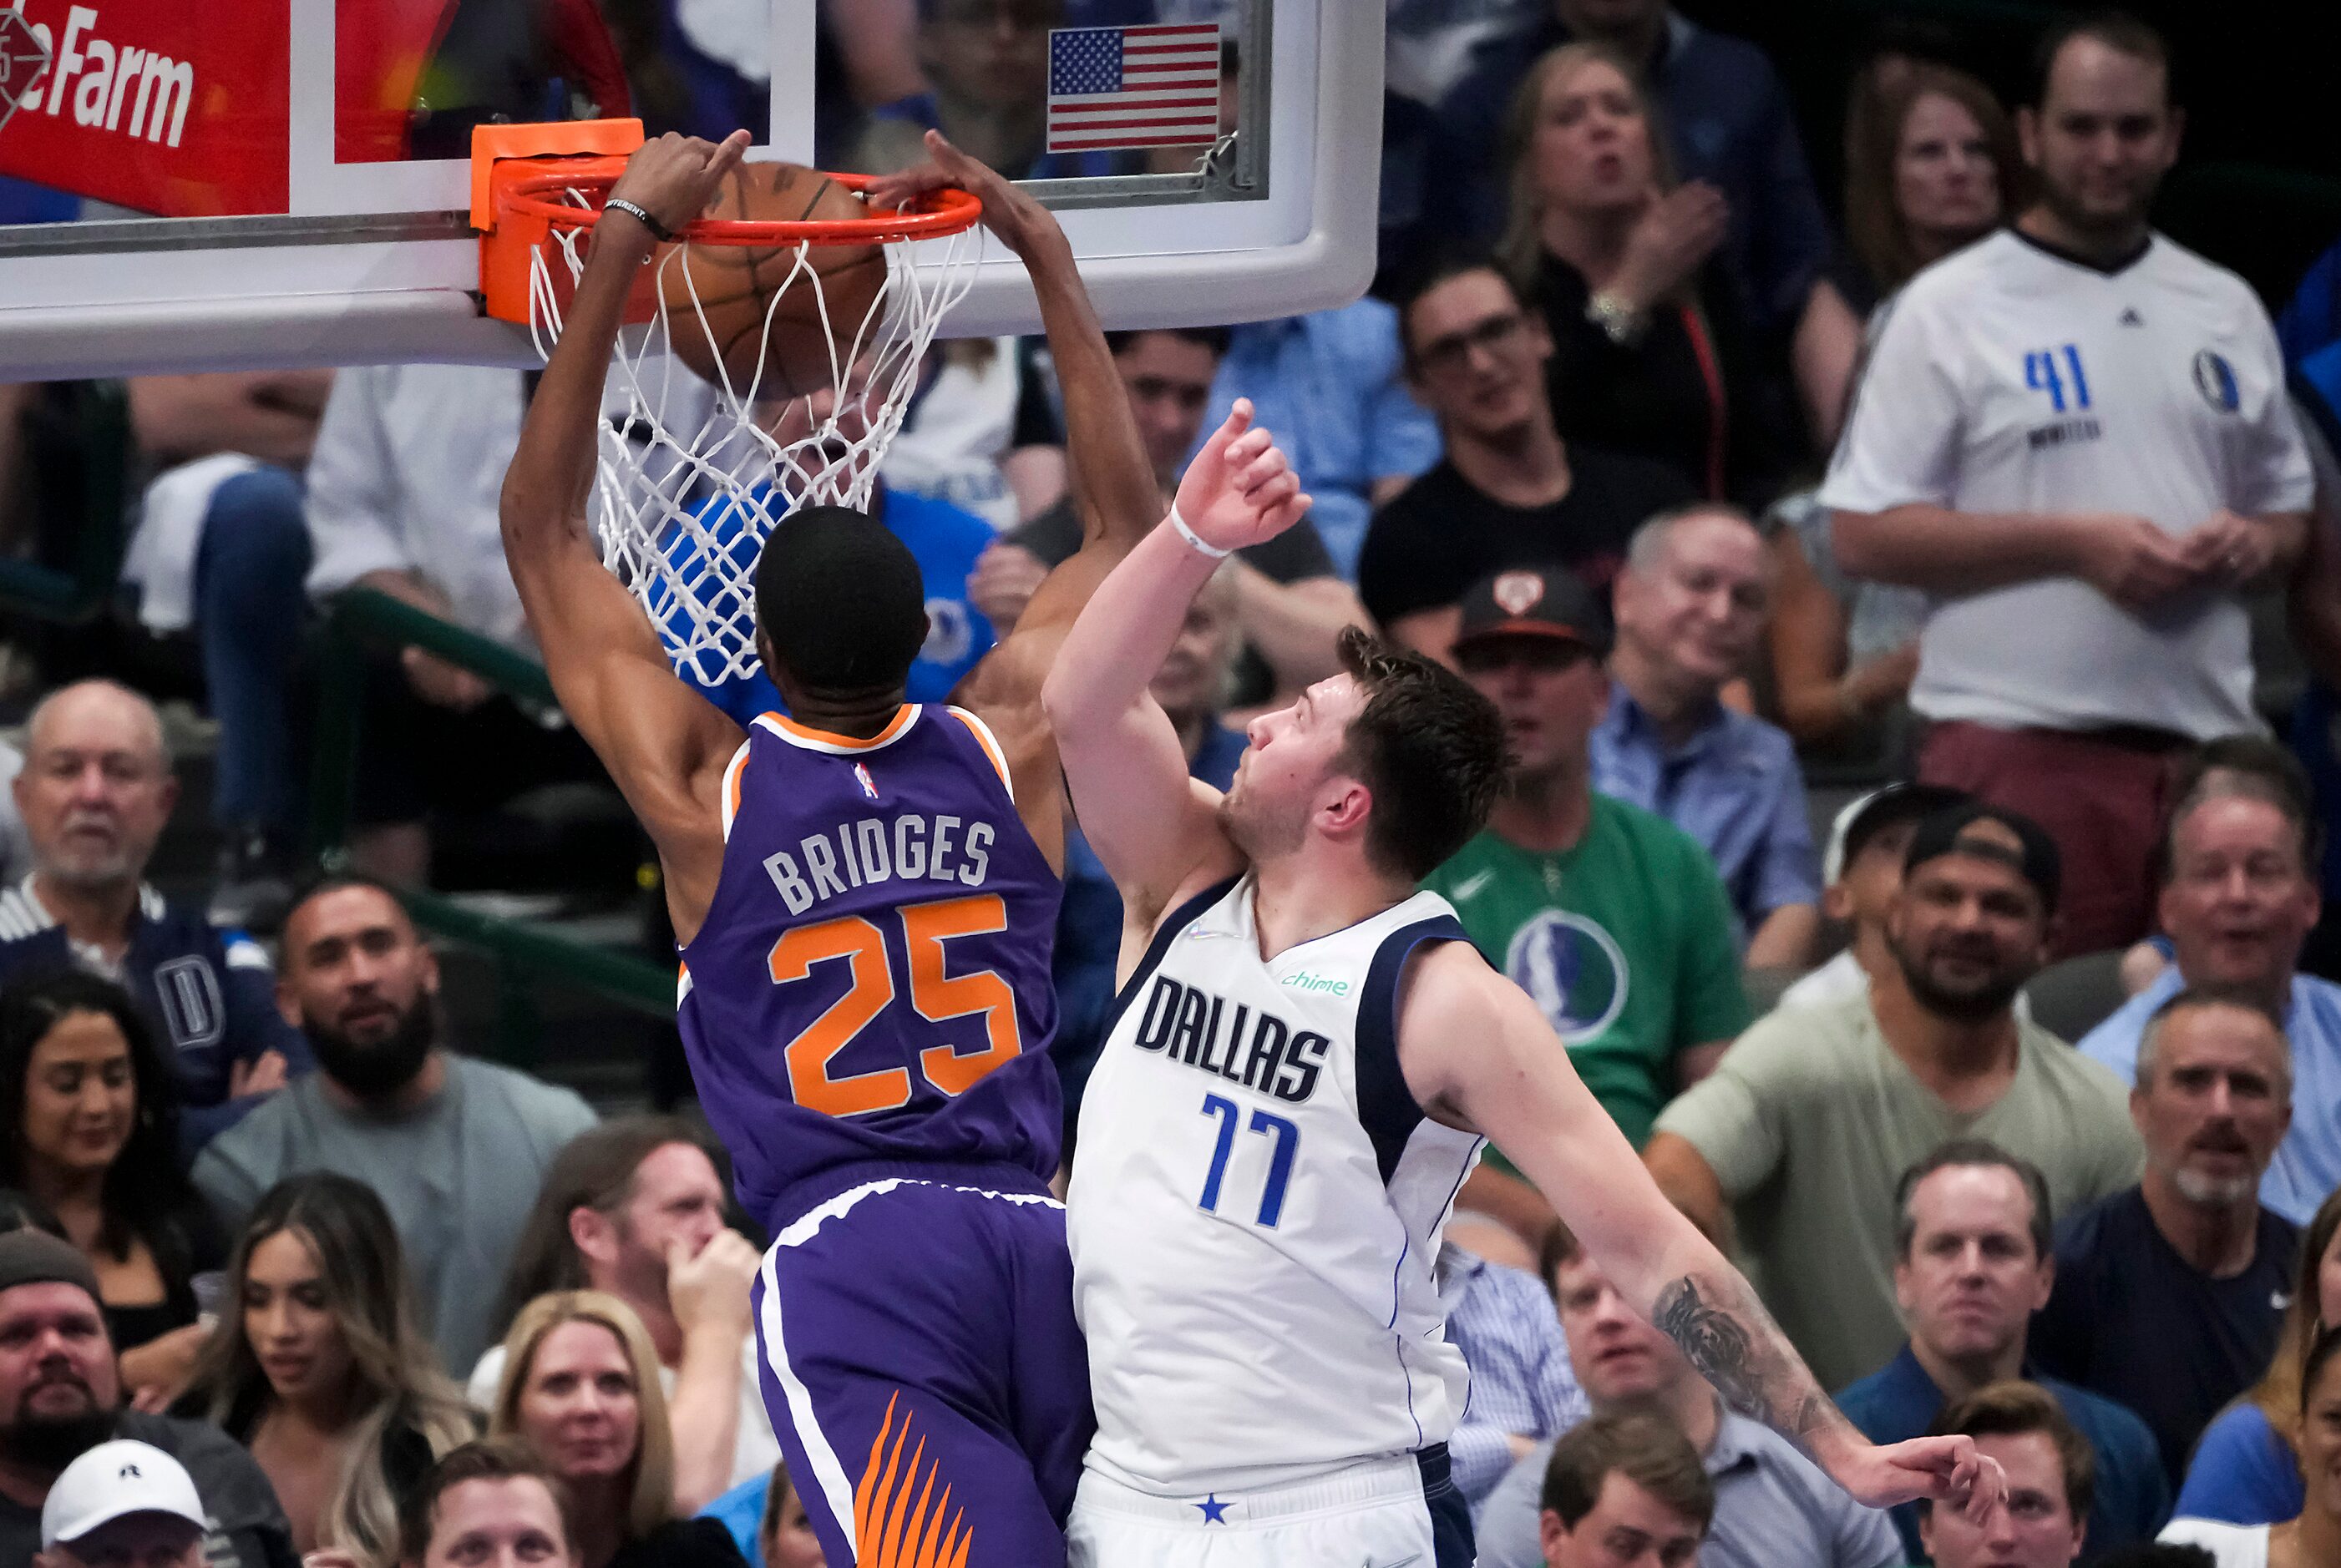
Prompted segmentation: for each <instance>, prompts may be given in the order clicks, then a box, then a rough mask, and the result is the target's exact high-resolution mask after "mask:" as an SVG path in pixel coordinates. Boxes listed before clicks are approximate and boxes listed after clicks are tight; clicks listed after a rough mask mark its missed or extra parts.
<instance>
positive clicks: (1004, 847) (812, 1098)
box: [676, 703, 1063, 1225]
mask: <svg viewBox="0 0 2341 1568" xmlns="http://www.w3.org/2000/svg"><path fill="white" fill-rule="evenodd" d="M723 802H724V807H723V835H724V847H723V870H722V877H721V878H720V879H719V880H718V881H717V884H716V888H715V898H714V901H713V902H712V904H710V905H709V906H708V910H707V919H706V922H705V923H704V924H703V925H702V926H701V927H700V928H699V934H698V936H696V937H695V938H692V941H691V943H690V945H689V946H688V947H686V948H683V949H682V960H683V963H682V979H681V988H680V997H679V1000H678V1003H677V1006H676V1021H677V1023H678V1024H679V1025H680V1026H681V1027H682V1043H683V1048H684V1049H685V1051H687V1052H688V1053H689V1055H690V1057H691V1067H692V1075H693V1076H694V1077H695V1078H696V1079H697V1082H698V1087H699V1101H700V1104H701V1106H702V1107H704V1109H705V1110H706V1113H707V1118H708V1120H709V1121H710V1122H711V1123H712V1124H713V1125H714V1127H715V1130H716V1132H717V1134H718V1135H719V1136H722V1139H723V1143H724V1146H725V1147H727V1148H729V1149H730V1150H731V1151H732V1162H733V1166H734V1170H735V1174H736V1178H737V1182H738V1186H739V1192H740V1197H741V1201H742V1203H743V1204H745V1205H747V1206H748V1207H749V1210H750V1212H752V1213H753V1214H754V1215H756V1216H757V1217H758V1218H759V1219H761V1220H763V1221H764V1222H765V1223H766V1224H767V1225H777V1224H778V1223H780V1222H782V1221H783V1220H785V1219H786V1218H787V1217H789V1216H787V1215H785V1214H782V1215H776V1214H774V1213H773V1212H772V1210H773V1205H774V1203H775V1201H776V1200H777V1199H779V1198H780V1197H781V1196H782V1194H783V1193H785V1192H787V1191H789V1189H791V1188H792V1187H798V1186H800V1185H801V1184H803V1183H805V1182H806V1181H807V1180H808V1178H812V1177H818V1176H822V1175H823V1174H824V1173H837V1172H839V1169H840V1167H844V1166H866V1165H868V1164H870V1163H871V1162H881V1163H886V1162H892V1163H895V1164H901V1163H903V1162H911V1163H922V1164H931V1163H934V1162H952V1163H957V1164H982V1163H993V1162H1004V1163H1006V1164H1009V1165H1012V1166H1021V1167H1022V1168H1023V1169H1025V1170H1027V1171H1030V1172H1031V1173H1032V1175H1034V1176H1037V1177H1039V1178H1041V1180H1042V1181H1046V1180H1047V1179H1048V1178H1049V1177H1051V1176H1054V1175H1055V1174H1056V1169H1057V1154H1058V1146H1059V1143H1060V1140H1061V1134H1062V1130H1063V1113H1062V1109H1061V1104H1060V1102H1059V1099H1058V1092H1057V1072H1056V1068H1055V1067H1054V1066H1053V1065H1052V1064H1051V1061H1050V1058H1049V1039H1050V1037H1051V1034H1053V1033H1054V1032H1055V1029H1056V1026H1057V999H1056V991H1055V988H1054V987H1053V986H1052V984H1051V980H1050V975H1049V956H1050V946H1051V936H1052V933H1053V931H1054V929H1055V923H1056V918H1057V900H1058V897H1059V894H1060V892H1061V885H1060V883H1059V881H1058V879H1057V876H1056V873H1055V872H1053V871H1051V869H1050V868H1049V863H1048V861H1047V860H1046V859H1045V858H1043V857H1042V855H1041V849H1040V846H1039V845H1037V844H1035V843H1034V842H1033V841H1032V837H1031V834H1030V833H1027V832H1026V831H1025V830H1024V824H1023V822H1022V820H1021V819H1019V818H1018V816H1017V815H1016V806H1015V801H1014V799H1013V798H1012V796H1011V793H1010V789H1009V786H1008V782H1007V769H1006V766H1005V764H1004V762H1003V761H1002V759H1001V754H1000V748H999V744H998V742H996V741H995V740H994V739H992V738H991V731H989V730H988V729H985V728H984V727H983V724H982V721H981V720H980V719H976V718H975V717H974V716H972V715H971V714H968V713H965V712H962V711H961V710H959V709H956V708H949V707H945V706H943V705H941V704H940V703H930V704H923V705H921V704H906V705H905V706H904V707H903V708H902V710H901V711H900V712H898V713H897V714H896V715H895V716H894V719H893V721H892V723H890V724H888V725H887V726H886V728H885V729H884V730H882V732H881V733H879V734H878V735H877V736H875V737H873V738H872V739H868V740H856V739H851V738H850V737H846V736H842V735H831V734H827V733H824V732H823V731H822V730H818V729H808V728H807V727H805V726H803V725H802V724H798V723H795V722H793V721H792V720H790V719H785V718H782V717H781V716H780V715H778V714H770V713H768V714H766V715H764V716H763V717H762V718H760V719H757V720H756V721H755V723H754V724H753V725H752V727H751V728H750V729H749V731H748V739H747V742H746V743H745V744H744V745H742V747H741V748H740V751H739V754H738V755H737V756H735V757H734V758H733V759H732V765H731V767H730V768H728V769H726V770H725V772H724V779H723ZM800 1196H802V1195H800ZM818 1196H819V1195H815V1196H813V1197H812V1199H811V1200H810V1201H818ZM798 1206H801V1205H800V1204H798V1203H793V1202H792V1205H791V1207H792V1208H795V1207H798Z"/></svg>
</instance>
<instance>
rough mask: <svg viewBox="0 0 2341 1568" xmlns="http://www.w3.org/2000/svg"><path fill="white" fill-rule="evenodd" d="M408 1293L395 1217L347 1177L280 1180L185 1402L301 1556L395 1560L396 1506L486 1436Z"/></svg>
mask: <svg viewBox="0 0 2341 1568" xmlns="http://www.w3.org/2000/svg"><path fill="white" fill-rule="evenodd" d="M412 1295H413V1293H412V1292H411V1290H410V1289H409V1288H408V1285H407V1282H406V1269H405V1265H404V1262H403V1259H402V1258H401V1256H400V1254H399V1246H398V1233H397V1232H396V1231H394V1230H393V1229H392V1228H391V1224H390V1212H389V1211H388V1210H387V1209H385V1208H384V1207H383V1206H382V1200H381V1199H380V1198H378V1197H376V1196H374V1192H373V1190H372V1189H371V1188H369V1187H367V1186H364V1185H363V1184H361V1183H358V1182H354V1181H352V1180H351V1179H350V1178H349V1177H347V1176H334V1175H331V1174H329V1173H325V1172H318V1173H314V1174H312V1175H309V1176H294V1177H292V1178H290V1179H289V1180H286V1181H283V1182H280V1183H278V1184H277V1185H276V1186H274V1187H273V1188H271V1189H270V1190H269V1191H268V1193H267V1194H266V1196H264V1197H262V1199H261V1200H260V1204H259V1206H258V1207H256V1208H254V1210H253V1211H252V1217H251V1218H250V1219H249V1220H247V1221H246V1222H245V1223H244V1235H243V1236H241V1237H240V1238H239V1239H238V1240H237V1242H236V1249H235V1256H234V1260H233V1261H232V1262H231V1263H230V1264H229V1265H228V1276H227V1291H226V1293H225V1296H224V1300H223V1302H222V1306H223V1309H224V1310H223V1312H222V1315H221V1322H220V1327H219V1330H218V1331H217V1332H216V1333H214V1335H212V1336H211V1338H210V1340H209V1342H208V1343H207V1344H206V1345H204V1354H203V1357H202V1359H201V1361H200V1362H198V1364H197V1365H196V1368H195V1375H194V1382H193V1384H191V1385H190V1386H189V1388H188V1391H187V1395H186V1397H185V1399H184V1400H183V1401H182V1402H181V1403H180V1404H179V1406H178V1408H179V1409H181V1410H191V1411H193V1412H194V1413H197V1414H201V1415H202V1417H203V1418H204V1420H206V1421H208V1422H210V1423H211V1424H214V1425H215V1426H217V1427H219V1428H220V1429H221V1430H223V1431H224V1432H225V1433H226V1434H228V1435H229V1436H230V1437H233V1438H234V1439H235V1440H236V1441H237V1442H238V1443H241V1444H244V1447H245V1448H247V1449H249V1450H250V1451H251V1454H252V1456H253V1458H254V1460H256V1461H257V1462H258V1463H259V1464H260V1468H261V1469H262V1471H263V1472H264V1473H265V1474H267V1476H268V1480H269V1484H271V1485H272V1486H274V1488H275V1491H276V1495H277V1498H278V1500H279V1501H281V1502H282V1503H284V1512H285V1515H286V1517H287V1518H288V1519H289V1520H290V1521H291V1523H292V1527H293V1544H294V1547H295V1548H296V1549H298V1550H299V1551H301V1552H304V1553H307V1552H314V1551H316V1550H318V1549H319V1548H321V1547H322V1548H326V1549H330V1550H333V1551H338V1552H345V1553H350V1554H351V1555H353V1556H354V1557H356V1558H357V1559H359V1560H360V1561H361V1562H374V1563H379V1562H384V1561H387V1560H388V1559H389V1558H390V1556H391V1555H392V1553H394V1552H396V1551H397V1549H398V1500H399V1499H400V1498H401V1497H403V1496H404V1495H405V1494H407V1493H408V1492H409V1491H410V1490H412V1489H413V1486H414V1485H415V1484H417V1483H418V1482H420V1481H421V1480H422V1479H423V1472H424V1471H426V1470H428V1469H430V1468H431V1465H432V1463H433V1461H434V1460H436V1459H437V1458H438V1457H439V1456H440V1455H441V1454H444V1453H446V1452H447V1451H448V1450H449V1449H451V1448H453V1447H456V1446H457V1445H458V1444H463V1443H465V1442H468V1441H470V1440H471V1439H472V1438H473V1436H475V1435H477V1433H476V1429H475V1427H474V1425H473V1417H472V1412H471V1410H470V1408H469V1407H468V1406H467V1405H465V1404H464V1402H463V1394H462V1392H461V1391H460V1390H459V1389H457V1388H456V1386H455V1385H454V1384H453V1383H451V1382H450V1381H448V1378H447V1375H446V1374H445V1373H443V1372H442V1371H441V1370H440V1369H439V1361H438V1357H437V1356H436V1355H433V1352H432V1349H431V1344H430V1341H429V1340H427V1339H425V1338H424V1337H423V1332H422V1330H421V1329H420V1328H419V1327H418V1326H417V1325H416V1324H415V1322H414V1307H413V1300H412Z"/></svg>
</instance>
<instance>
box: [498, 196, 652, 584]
mask: <svg viewBox="0 0 2341 1568" xmlns="http://www.w3.org/2000/svg"><path fill="white" fill-rule="evenodd" d="M651 252H652V240H651V235H650V232H649V231H648V230H647V229H645V228H643V225H642V223H641V222H640V221H639V220H637V219H635V218H633V217H632V216H630V215H628V214H626V213H618V212H612V213H604V214H603V217H602V220H601V222H599V223H596V224H595V225H594V228H593V248H592V250H591V251H590V253H588V254H587V256H586V258H585V267H584V271H583V275H582V276H581V277H580V278H579V279H578V281H577V293H576V295H575V297H574V298H573V300H572V301H571V303H570V307H569V313H568V317H567V319H566V320H565V321H564V322H563V324H562V329H561V341H560V342H558V343H557V344H555V345H554V346H553V356H552V358H551V359H549V360H547V361H546V362H545V366H544V374H543V376H542V377H540V378H539V379H538V381H537V385H536V395H535V396H534V397H533V398H532V399H531V400H530V402H529V406H528V417H527V418H526V419H524V420H523V421H522V422H521V430H520V444H519V446H518V447H517V448H516V449H515V450H514V452H513V460H512V466H511V468H510V469H508V470H507V471H505V474H504V487H503V505H502V509H501V510H502V515H503V534H504V552H505V554H506V555H507V556H508V557H509V558H510V559H511V561H512V562H513V570H514V573H515V575H516V576H517V575H518V574H520V573H521V572H522V571H524V570H525V568H526V566H527V564H528V562H529V561H530V560H531V558H532V551H533V550H534V549H538V548H542V547H543V545H544V544H545V543H547V542H550V541H552V540H553V539H554V538H557V537H559V536H561V535H562V534H564V533H569V532H573V531H574V532H578V533H582V532H583V529H584V526H585V496H586V492H587V491H588V490H589V489H590V487H591V486H592V484H593V464H594V461H595V452H594V442H595V440H596V427H597V425H598V424H599V422H600V420H601V413H602V384H603V379H604V378H605V377H606V376H607V374H608V372H609V366H610V353H611V351H612V349H613V348H614V347H615V346H616V344H617V341H618V328H619V325H620V323H621V320H622V319H623V315H624V313H625V306H626V293H627V291H628V290H629V289H630V288H632V287H633V280H634V273H635V272H636V270H637V269H638V268H640V267H641V265H642V263H643V259H644V258H646V257H647V256H649V255H650V253H651Z"/></svg>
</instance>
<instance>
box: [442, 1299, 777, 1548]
mask: <svg viewBox="0 0 2341 1568" xmlns="http://www.w3.org/2000/svg"><path fill="white" fill-rule="evenodd" d="M658 1370H659V1363H658V1353H657V1351H655V1350H654V1349H652V1346H651V1337H650V1334H649V1332H648V1331H647V1330H645V1329H644V1328H643V1324H642V1319H641V1318H639V1317H637V1316H635V1315H634V1310H633V1308H632V1307H630V1306H628V1305H626V1304H625V1303H624V1302H623V1301H621V1300H619V1299H618V1298H617V1297H616V1296H614V1295H606V1294H604V1293H603V1292H601V1291H598V1290H563V1291H555V1292H553V1293H552V1294H550V1295H540V1296H538V1297H537V1298H536V1299H535V1300H534V1301H532V1302H530V1303H529V1304H528V1305H526V1306H524V1307H523V1308H521V1310H520V1314H519V1315H518V1316H516V1317H514V1318H513V1324H512V1327H511V1328H510V1329H509V1330H507V1331H506V1332H505V1335H504V1371H503V1379H502V1380H501V1381H500V1382H499V1383H498V1384H497V1385H496V1403H495V1408H494V1409H493V1410H492V1411H490V1412H489V1414H488V1430H489V1433H490V1434H491V1435H493V1436H497V1437H503V1436H517V1437H522V1438H524V1439H526V1440H527V1441H528V1443H529V1444H530V1445H531V1446H533V1448H534V1449H535V1450H536V1451H537V1453H538V1454H542V1455H543V1458H544V1462H545V1464H546V1465H547V1466H548V1467H550V1468H551V1470H552V1471H553V1474H555V1475H556V1476H558V1477H559V1478H560V1480H561V1483H562V1484H563V1486H565V1487H566V1488H567V1489H568V1492H569V1494H570V1497H571V1500H572V1501H573V1503H575V1504H576V1509H577V1540H576V1541H575V1542H574V1543H573V1544H574V1545H575V1546H576V1548H577V1556H578V1561H579V1563H580V1564H581V1568H740V1564H741V1563H742V1561H743V1559H742V1557H741V1555H740V1548H739V1547H738V1546H736V1545H734V1544H733V1543H732V1537H731V1534H730V1533H729V1532H727V1531H726V1530H725V1529H724V1527H723V1525H722V1523H721V1522H719V1521H717V1520H714V1519H678V1518H677V1517H675V1510H676V1499H675V1477H674V1434H673V1433H672V1431H671V1430H670V1429H669V1427H668V1424H667V1414H666V1395H665V1394H664V1393H662V1391H661V1389H660V1387H659V1376H658Z"/></svg>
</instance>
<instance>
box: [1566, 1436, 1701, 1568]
mask: <svg viewBox="0 0 2341 1568" xmlns="http://www.w3.org/2000/svg"><path fill="white" fill-rule="evenodd" d="M1539 1503H1540V1505H1541V1510H1542V1511H1541V1513H1539V1515H1538V1519H1537V1535H1538V1540H1539V1543H1541V1544H1542V1546H1543V1548H1544V1559H1543V1560H1544V1563H1545V1564H1546V1568H1617V1565H1618V1564H1619V1563H1635V1564H1640V1563H1659V1564H1660V1565H1661V1568H1690V1564H1691V1563H1692V1562H1693V1561H1694V1560H1696V1559H1697V1557H1698V1548H1699V1543H1700V1542H1701V1541H1703V1540H1705V1539H1706V1536H1707V1525H1708V1520H1709V1519H1711V1518H1713V1517H1714V1516H1715V1485H1714V1484H1713V1483H1712V1482H1710V1481H1709V1480H1708V1476H1707V1470H1706V1468H1705V1466H1703V1465H1702V1464H1700V1463H1699V1456H1698V1449H1696V1448H1694V1447H1692V1446H1691V1442H1690V1439H1689V1438H1688V1437H1685V1436H1684V1435H1683V1434H1682V1433H1681V1432H1680V1431H1679V1430H1678V1429H1677V1428H1676V1426H1675V1424H1674V1423H1672V1422H1671V1421H1669V1420H1668V1419H1667V1418H1666V1417H1665V1416H1663V1415H1659V1414H1656V1413H1655V1412H1651V1411H1641V1410H1636V1411H1622V1412H1619V1413H1618V1414H1610V1415H1597V1416H1594V1417H1593V1418H1592V1419H1590V1420H1589V1421H1587V1422H1584V1423H1583V1424H1580V1425H1579V1426H1577V1427H1576V1428H1575V1429H1574V1430H1572V1431H1571V1432H1569V1434H1568V1435H1567V1436H1565V1437H1563V1438H1562V1439H1561V1440H1560V1441H1559V1442H1558V1443H1556V1444H1553V1448H1552V1460H1551V1463H1550V1464H1549V1466H1548V1468H1547V1469H1546V1471H1545V1475H1544V1492H1543V1495H1542V1496H1541V1497H1540V1498H1539Z"/></svg>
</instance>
